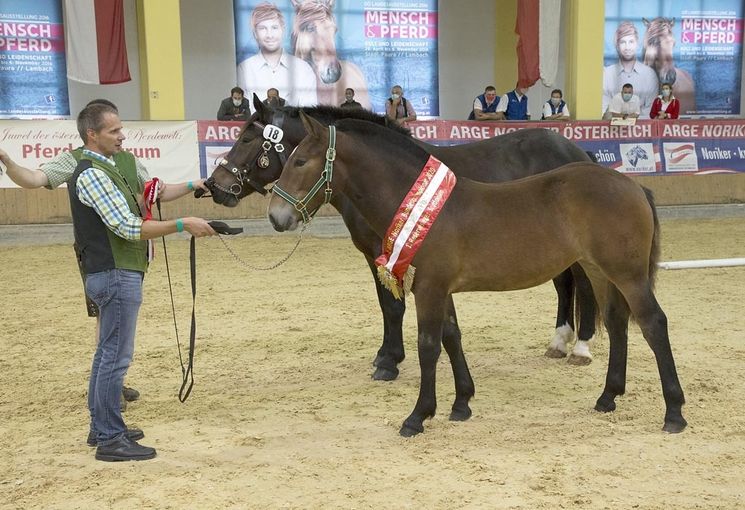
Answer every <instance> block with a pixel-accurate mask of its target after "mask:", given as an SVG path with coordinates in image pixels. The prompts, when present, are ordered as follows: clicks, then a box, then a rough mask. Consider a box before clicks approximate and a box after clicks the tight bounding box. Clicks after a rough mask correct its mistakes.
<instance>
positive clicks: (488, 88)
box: [484, 85, 497, 93]
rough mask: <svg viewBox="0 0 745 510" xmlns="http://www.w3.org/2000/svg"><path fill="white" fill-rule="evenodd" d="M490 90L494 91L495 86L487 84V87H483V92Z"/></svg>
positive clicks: (495, 89)
mask: <svg viewBox="0 0 745 510" xmlns="http://www.w3.org/2000/svg"><path fill="white" fill-rule="evenodd" d="M490 90H493V91H494V92H496V91H497V87H495V86H494V85H488V86H487V87H486V88H485V89H484V93H486V92H489V91H490Z"/></svg>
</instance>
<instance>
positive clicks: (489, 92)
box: [484, 85, 497, 103]
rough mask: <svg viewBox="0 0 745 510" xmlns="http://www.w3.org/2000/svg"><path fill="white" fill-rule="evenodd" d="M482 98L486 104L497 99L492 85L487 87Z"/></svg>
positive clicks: (495, 90)
mask: <svg viewBox="0 0 745 510" xmlns="http://www.w3.org/2000/svg"><path fill="white" fill-rule="evenodd" d="M484 97H485V98H486V102H487V103H491V102H492V101H494V100H495V99H496V98H497V89H496V88H495V87H494V86H493V85H489V86H488V87H486V88H485V89H484Z"/></svg>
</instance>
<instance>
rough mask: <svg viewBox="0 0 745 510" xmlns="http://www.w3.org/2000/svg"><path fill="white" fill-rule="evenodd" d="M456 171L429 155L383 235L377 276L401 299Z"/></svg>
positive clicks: (407, 289) (377, 261) (446, 196)
mask: <svg viewBox="0 0 745 510" xmlns="http://www.w3.org/2000/svg"><path fill="white" fill-rule="evenodd" d="M456 181H457V179H456V177H455V174H454V173H453V172H452V171H451V170H450V169H449V168H448V167H447V166H446V165H445V164H443V163H442V162H441V161H440V160H438V159H437V158H435V157H434V156H430V157H429V159H428V160H427V163H426V164H425V165H424V168H423V169H422V172H421V173H420V174H419V177H418V178H417V180H416V182H415V183H414V185H413V186H412V187H411V189H410V190H409V192H408V193H407V194H406V196H405V197H404V199H403V201H402V202H401V205H400V206H399V207H398V211H396V214H395V216H394V217H393V221H392V222H391V225H390V226H389V227H388V231H387V232H386V234H385V237H384V238H383V253H382V254H381V255H380V256H379V257H378V258H377V259H375V265H376V266H378V278H379V279H380V281H381V283H382V284H383V285H384V286H385V287H386V288H387V289H388V290H390V291H391V293H392V294H393V295H394V296H395V297H396V298H398V299H401V297H403V296H404V295H405V294H406V293H407V292H408V291H409V290H410V289H411V284H412V283H413V270H414V268H413V266H411V261H412V260H413V259H414V255H416V252H417V251H418V250H419V247H420V246H421V245H422V242H423V241H424V238H425V237H426V236H427V233H428V232H429V229H430V228H432V224H433V223H434V222H435V220H436V219H437V216H438V215H439V214H440V211H441V210H442V207H443V206H444V205H445V202H446V201H447V199H448V197H450V192H451V191H452V190H453V187H455V183H456Z"/></svg>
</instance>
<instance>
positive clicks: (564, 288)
mask: <svg viewBox="0 0 745 510" xmlns="http://www.w3.org/2000/svg"><path fill="white" fill-rule="evenodd" d="M554 288H555V289H556V295H557V297H558V298H559V303H558V305H557V307H556V332H555V333H554V337H553V338H552V339H551V342H550V343H549V344H548V349H546V353H545V356H547V357H549V358H564V357H566V355H567V350H568V347H567V345H568V344H569V343H570V342H571V341H572V340H573V339H574V313H573V310H572V306H573V302H574V278H573V277H572V272H571V271H570V270H568V269H567V270H566V271H564V272H563V273H561V274H560V275H558V276H557V277H556V278H554Z"/></svg>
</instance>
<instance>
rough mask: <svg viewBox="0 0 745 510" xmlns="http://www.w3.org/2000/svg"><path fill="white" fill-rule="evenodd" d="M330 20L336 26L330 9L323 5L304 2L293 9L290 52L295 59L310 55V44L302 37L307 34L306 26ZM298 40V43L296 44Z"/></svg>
mask: <svg viewBox="0 0 745 510" xmlns="http://www.w3.org/2000/svg"><path fill="white" fill-rule="evenodd" d="M326 19H329V20H331V21H332V22H333V23H334V25H336V19H335V18H334V14H333V13H332V12H331V8H330V7H329V6H328V5H327V4H325V3H317V2H305V3H303V4H302V5H300V6H297V7H296V9H295V19H294V21H293V22H292V38H291V40H292V52H293V53H294V54H295V56H296V57H298V58H302V59H305V58H306V55H307V54H309V53H310V50H311V49H312V48H310V42H309V41H307V40H306V39H308V38H307V37H302V35H303V34H307V33H308V26H309V25H313V24H315V23H318V22H319V21H324V20H326ZM298 40H300V43H298Z"/></svg>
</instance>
